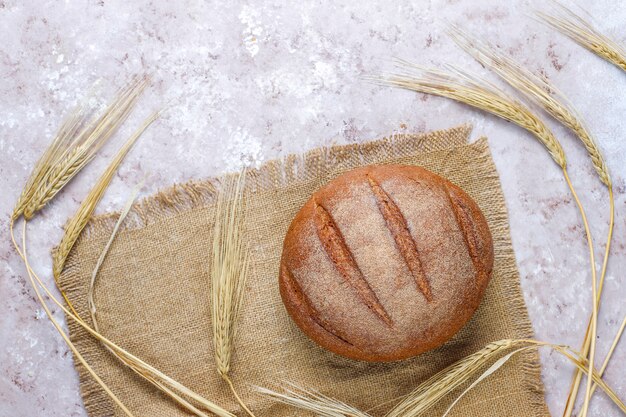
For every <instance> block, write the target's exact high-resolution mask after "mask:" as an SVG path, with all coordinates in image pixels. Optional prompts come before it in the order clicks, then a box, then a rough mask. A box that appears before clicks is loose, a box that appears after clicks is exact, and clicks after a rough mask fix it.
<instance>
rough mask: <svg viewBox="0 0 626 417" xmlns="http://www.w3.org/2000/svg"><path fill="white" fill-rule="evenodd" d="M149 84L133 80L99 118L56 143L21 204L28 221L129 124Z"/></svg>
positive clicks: (142, 80) (145, 79) (143, 78)
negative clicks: (122, 125) (26, 198)
mask: <svg viewBox="0 0 626 417" xmlns="http://www.w3.org/2000/svg"><path fill="white" fill-rule="evenodd" d="M147 83H148V81H147V78H146V77H142V78H136V79H134V80H133V81H132V82H131V83H130V84H129V85H128V86H127V87H126V88H124V89H123V90H122V91H121V92H120V93H119V94H118V95H117V97H116V99H115V100H114V101H113V102H112V103H111V105H110V106H109V107H108V108H107V109H106V110H105V111H104V113H103V114H102V115H101V116H100V117H99V118H97V119H95V120H93V121H92V122H90V123H86V124H85V123H84V120H83V123H82V124H81V125H80V129H79V128H78V127H77V126H75V127H76V129H75V130H70V132H69V133H71V134H69V135H67V138H66V139H65V140H63V141H58V142H57V141H55V142H54V143H53V145H52V148H53V152H52V156H53V158H50V155H46V157H47V158H48V159H47V160H44V161H43V163H42V167H43V168H45V172H43V175H37V176H38V178H36V181H34V182H33V184H30V185H29V190H30V194H29V198H28V201H27V202H22V203H21V205H22V206H23V209H22V213H21V214H23V216H24V218H25V219H27V220H29V219H31V218H32V217H33V215H34V214H35V213H36V212H37V211H39V210H41V209H42V208H43V207H44V206H45V205H46V204H47V203H48V202H49V201H50V200H51V199H53V198H54V196H55V195H57V193H58V192H59V191H61V189H63V187H65V185H66V184H67V183H68V182H69V181H70V180H71V179H72V178H74V176H76V174H77V173H78V172H80V170H82V169H83V168H84V167H85V166H86V165H87V164H88V163H89V162H90V161H91V160H92V159H93V157H94V156H95V154H96V153H97V152H98V150H99V149H100V148H101V147H102V146H103V145H104V144H105V143H106V141H107V140H108V139H109V138H110V137H111V136H112V135H113V133H114V132H115V130H116V129H117V128H118V127H119V126H120V125H121V124H122V123H123V122H124V120H126V118H127V117H128V115H129V114H130V112H131V110H132V109H133V107H134V105H135V104H136V102H137V100H138V98H139V96H140V95H141V93H142V92H143V90H144V89H145V87H146V86H147ZM63 148H65V149H63Z"/></svg>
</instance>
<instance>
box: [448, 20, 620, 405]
mask: <svg viewBox="0 0 626 417" xmlns="http://www.w3.org/2000/svg"><path fill="white" fill-rule="evenodd" d="M449 33H450V35H451V36H452V38H453V39H454V41H455V42H456V43H457V44H458V45H459V46H460V47H461V48H463V49H464V50H465V51H466V52H468V53H469V54H470V55H472V56H473V57H474V58H475V59H476V60H477V61H478V62H480V63H481V64H483V65H484V66H486V67H488V68H490V69H492V70H493V71H494V72H496V73H497V74H498V75H499V76H500V77H501V78H502V79H503V80H504V81H506V82H507V83H509V84H510V85H511V86H512V87H514V88H515V89H517V90H518V91H519V92H520V93H522V94H523V95H524V96H526V97H527V98H528V99H529V100H531V101H533V102H534V103H535V104H537V105H539V106H540V107H542V108H543V109H544V110H545V111H547V112H548V113H549V114H550V115H552V117H554V118H555V119H557V120H558V121H559V122H561V123H562V124H563V125H564V126H566V127H567V128H569V129H570V130H571V131H572V132H573V133H574V134H575V135H576V136H577V137H578V138H579V139H580V141H581V142H582V143H583V145H584V146H585V149H586V150H587V153H588V155H589V157H590V159H591V161H592V164H593V166H594V168H595V170H596V172H597V174H598V177H599V178H600V181H602V182H603V183H604V184H605V185H606V186H607V188H608V191H609V193H608V195H609V229H608V233H607V240H606V246H605V251H604V259H603V262H602V269H601V272H600V281H599V283H598V284H597V296H596V297H595V298H594V300H593V301H594V304H593V309H594V311H595V320H596V321H597V315H598V310H599V308H600V300H601V297H602V289H603V286H604V279H605V276H606V269H607V265H608V260H609V254H610V249H611V240H612V236H613V225H614V222H615V215H614V207H615V201H614V198H613V185H612V183H611V177H610V175H609V170H608V167H607V165H606V162H605V160H604V157H603V156H602V152H601V151H600V149H599V147H598V145H597V143H596V141H595V140H594V138H593V136H592V135H591V133H590V132H589V129H588V128H587V127H586V124H585V123H584V121H583V119H582V117H581V116H580V115H579V114H578V112H577V111H576V110H575V109H574V108H573V106H572V105H571V104H570V103H569V101H568V100H567V99H566V98H565V96H564V95H563V94H562V93H560V92H559V91H558V90H557V89H556V88H555V87H554V86H552V85H551V84H550V83H549V82H548V81H547V80H546V79H545V78H541V77H538V76H536V75H534V74H533V73H531V72H530V71H528V70H526V69H524V68H523V67H522V66H521V65H520V64H519V63H517V62H515V61H514V60H513V59H511V58H510V57H508V56H506V55H504V54H503V53H501V52H499V51H498V50H497V49H496V48H494V47H493V46H492V45H490V44H488V43H485V42H482V41H480V40H477V39H475V38H472V37H471V36H470V35H468V34H467V33H466V32H463V31H462V30H461V29H459V28H458V27H456V26H451V27H450V28H449ZM592 268H594V269H595V264H594V263H592ZM592 320H594V314H591V317H590V318H589V323H588V325H587V330H586V332H585V338H584V342H583V346H582V348H581V351H582V354H583V355H587V354H588V353H590V350H591V351H595V346H594V344H595V343H594V341H595V339H596V337H595V336H596V335H595V333H594V329H595V328H596V326H597V324H593V323H592ZM590 354H591V355H593V353H590ZM607 359H610V356H608V357H607ZM591 362H592V365H593V359H592V360H591ZM581 377H582V373H581V372H580V371H579V370H578V369H577V370H576V375H575V377H574V380H573V384H572V389H571V391H570V393H571V394H570V396H569V397H568V401H567V405H566V408H565V410H566V414H567V412H568V410H570V409H571V408H572V407H573V403H574V400H575V397H576V393H577V392H578V387H579V385H580V381H581ZM587 393H588V395H590V393H591V386H590V385H589V384H588V390H587ZM572 394H573V395H572ZM570 412H571V411H570Z"/></svg>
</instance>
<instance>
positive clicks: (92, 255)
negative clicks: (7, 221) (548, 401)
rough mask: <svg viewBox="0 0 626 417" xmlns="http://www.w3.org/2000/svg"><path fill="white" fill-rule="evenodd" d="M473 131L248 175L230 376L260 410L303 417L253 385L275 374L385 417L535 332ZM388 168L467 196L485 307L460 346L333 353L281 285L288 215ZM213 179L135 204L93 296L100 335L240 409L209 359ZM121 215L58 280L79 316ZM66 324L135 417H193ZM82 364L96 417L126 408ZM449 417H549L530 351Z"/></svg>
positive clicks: (502, 211) (407, 138)
mask: <svg viewBox="0 0 626 417" xmlns="http://www.w3.org/2000/svg"><path fill="white" fill-rule="evenodd" d="M470 130H471V128H470V127H469V126H461V127H457V128H453V129H450V130H445V131H437V132H431V133H427V134H420V135H400V136H394V137H390V138H385V139H381V140H377V141H373V142H368V143H364V144H355V145H347V146H335V147H332V148H330V149H328V148H325V149H316V150H313V151H310V152H308V153H306V154H304V155H300V156H291V157H288V158H285V159H282V160H280V161H272V162H269V163H267V164H265V165H264V166H262V167H261V168H260V169H259V170H253V171H248V174H247V175H248V178H247V182H246V190H245V204H246V236H247V239H248V240H249V245H250V248H251V264H250V267H251V272H250V276H249V278H248V282H247V287H246V294H245V301H244V307H243V313H242V317H241V319H240V327H239V332H238V335H237V338H236V341H235V345H236V352H235V356H234V359H233V364H232V368H231V369H232V374H231V376H232V379H233V381H234V383H235V386H237V388H238V390H239V392H240V394H241V396H242V397H243V398H244V400H245V401H246V403H247V404H248V406H249V407H250V408H251V409H252V410H253V411H254V412H255V414H256V415H257V416H259V417H260V416H278V417H282V416H304V415H308V414H307V413H305V412H303V411H300V410H297V409H293V408H290V407H288V406H286V405H283V404H279V403H276V402H275V401H273V400H271V399H269V398H267V397H264V396H262V395H260V394H258V393H257V392H256V391H255V390H254V386H263V387H269V388H273V389H279V387H278V385H279V384H280V383H281V382H292V383H296V384H297V385H299V386H302V387H307V388H311V389H316V390H319V391H321V392H322V393H324V394H326V395H329V396H331V397H334V398H336V399H339V400H341V401H344V402H347V403H349V404H351V405H353V406H355V407H357V408H359V409H361V410H364V411H366V410H367V411H369V412H370V413H371V414H372V415H373V416H383V415H384V414H385V412H386V411H388V410H389V409H390V408H391V407H392V406H393V405H394V404H396V403H397V402H398V399H399V398H400V397H402V396H403V395H406V394H408V393H409V392H410V391H411V390H413V389H414V388H415V387H417V385H418V384H419V383H420V382H422V381H424V380H425V379H426V378H427V377H429V376H431V375H433V374H434V373H435V372H437V371H439V370H441V369H442V368H444V367H445V366H447V365H450V364H452V363H453V362H455V361H456V360H458V359H461V358H462V357H464V356H466V355H468V354H470V353H473V352H475V351H477V350H479V349H481V348H482V347H484V346H485V345H486V344H487V343H489V342H492V341H495V340H499V339H504V338H528V337H532V328H531V326H530V322H529V319H528V314H527V311H526V306H525V304H524V301H523V297H522V294H521V290H520V285H519V275H518V272H517V268H516V264H515V256H514V253H513V249H512V246H511V240H510V236H509V228H508V218H507V212H506V206H505V203H504V199H503V196H502V190H501V188H500V182H499V178H498V174H497V171H496V169H495V166H494V164H493V161H492V159H491V154H490V151H489V147H488V144H487V140H486V139H484V138H482V139H479V140H477V141H476V142H474V143H472V144H468V143H467V140H468V136H469V133H470ZM391 163H394V164H397V163H400V164H415V165H420V166H423V167H425V168H426V169H429V170H431V171H434V172H435V173H437V174H439V175H442V176H444V177H445V178H448V179H449V180H450V181H452V182H453V183H455V184H457V185H459V186H460V187H462V188H463V189H464V190H465V191H466V192H467V193H468V194H470V195H471V196H472V197H473V198H474V199H475V200H476V202H477V203H478V205H479V206H480V208H481V209H482V210H483V212H484V214H485V216H486V218H487V221H488V223H489V226H490V229H491V232H492V234H493V238H494V245H495V267H494V272H493V278H492V280H491V283H490V284H489V288H488V290H487V293H486V295H485V297H484V299H483V302H482V304H481V306H480V308H479V310H478V311H477V312H476V314H475V315H474V317H473V318H472V319H471V321H470V322H469V323H468V324H467V325H466V326H465V327H464V328H463V329H462V330H461V331H460V332H459V333H458V334H457V335H456V336H455V337H454V338H453V339H452V340H450V341H449V342H448V343H446V344H445V345H444V346H442V347H441V348H439V349H436V350H434V351H431V352H428V353H425V354H422V355H420V356H418V357H415V358H413V359H409V360H404V361H400V362H394V363H382V364H381V363H378V364H371V363H365V362H357V361H353V360H349V359H345V358H342V357H339V356H337V355H335V354H333V353H330V352H327V351H325V350H323V349H321V348H320V347H318V346H317V345H316V344H315V343H313V342H312V341H310V340H309V339H308V338H307V337H306V336H305V335H304V334H303V333H302V332H301V331H300V330H299V329H298V328H297V327H296V326H295V324H294V323H293V322H292V321H291V319H290V318H289V316H288V315H287V313H286V311H285V308H284V307H283V304H282V302H281V299H280V295H279V292H278V266H279V259H280V255H281V250H282V243H283V238H284V235H285V232H286V231H287V228H288V226H289V223H290V221H291V219H292V218H293V217H294V215H295V213H296V212H297V211H298V209H299V208H300V207H301V206H302V205H303V203H304V202H305V201H306V200H307V199H308V198H309V196H310V195H311V194H312V193H313V192H314V191H315V190H316V189H318V188H319V187H321V186H322V185H324V184H325V183H327V182H328V181H330V180H331V179H333V178H334V177H336V176H337V175H339V174H341V173H342V172H345V171H348V170H350V169H353V168H355V167H359V166H362V165H367V164H391ZM217 181H218V180H217V179H211V180H204V181H199V182H192V183H187V184H184V185H178V186H174V187H172V188H170V189H167V190H164V191H162V192H161V193H159V194H157V195H155V196H152V197H149V198H147V199H146V200H144V201H141V202H139V203H137V204H136V205H135V206H134V208H133V209H132V211H131V212H130V214H129V216H128V217H127V219H126V220H125V223H124V224H123V226H122V228H121V229H120V232H119V233H118V235H117V237H116V239H115V241H114V242H113V245H112V246H111V248H110V251H109V253H108V255H107V257H106V260H105V261H104V263H103V265H102V267H101V270H100V272H99V276H98V282H97V285H96V288H95V301H96V305H97V307H98V317H99V319H98V321H99V325H100V329H101V332H102V333H103V334H104V335H106V336H107V337H108V338H110V339H111V340H113V341H115V342H117V343H119V344H120V345H122V346H123V347H124V348H126V349H127V350H128V351H130V352H132V353H133V354H135V355H137V356H139V357H140V358H142V359H143V360H145V361H146V362H148V363H150V364H151V365H153V366H156V367H157V368H159V369H160V370H161V371H163V372H165V373H166V374H168V375H170V376H171V377H173V378H175V379H176V380H178V381H179V382H181V383H183V384H185V385H186V386H187V387H189V388H191V389H193V390H195V391H196V392H198V393H200V394H201V395H203V396H204V397H205V398H208V399H210V400H212V401H214V402H216V403H217V404H219V405H221V406H222V407H224V408H226V409H228V410H229V411H232V412H234V413H236V414H237V415H243V414H242V411H241V410H240V408H239V407H238V406H237V404H236V402H235V401H234V400H233V397H232V394H231V393H230V391H229V390H228V388H227V387H226V386H225V385H224V382H223V381H222V380H221V379H220V377H219V376H218V374H217V372H216V368H215V364H214V360H213V347H212V339H211V332H212V331H211V317H210V305H209V289H210V284H209V277H210V259H211V243H212V223H213V219H214V201H215V189H216V187H215V184H217ZM116 219H117V215H116V214H115V213H111V214H109V215H105V216H101V217H98V218H95V219H93V220H92V221H91V222H90V224H89V225H88V226H87V228H86V229H85V231H84V233H83V235H82V236H81V238H80V239H79V241H78V242H77V244H76V245H75V247H74V249H73V250H72V253H71V255H70V257H69V259H68V262H67V263H66V266H65V270H64V271H63V274H62V276H61V277H60V285H61V287H62V288H63V289H64V290H65V291H66V292H67V295H68V297H69V299H70V300H71V302H72V303H73V304H74V306H75V307H76V309H77V310H78V312H79V313H80V315H81V316H82V317H89V313H88V309H87V289H88V284H89V281H90V276H91V273H92V271H93V269H94V266H95V264H96V262H97V259H98V257H99V256H100V254H101V252H102V250H103V248H104V245H105V243H106V241H107V240H108V239H109V236H110V234H111V232H112V229H113V226H114V223H115V221H116ZM69 329H70V333H71V339H72V341H73V342H74V343H75V344H76V346H77V347H78V349H79V350H80V351H81V352H82V353H83V354H84V356H85V358H86V359H87V361H88V362H89V363H91V364H92V365H93V367H94V368H95V370H96V372H97V373H98V374H99V375H100V376H101V377H102V379H103V380H104V381H105V382H106V383H107V384H108V385H109V386H110V387H111V389H112V390H113V391H114V392H115V393H116V394H117V395H118V396H119V397H120V399H121V400H122V401H123V402H124V403H125V404H126V405H127V406H128V407H129V408H130V410H132V411H134V412H135V413H136V415H138V416H142V417H146V416H154V417H163V416H187V415H189V414H188V413H187V412H186V411H184V410H183V409H181V408H180V407H178V406H176V405H174V403H173V402H171V400H169V399H168V398H167V397H166V396H164V395H162V394H160V393H159V392H158V391H157V390H156V389H155V388H153V387H152V386H151V385H149V384H148V383H146V382H143V381H142V380H141V379H140V378H139V377H137V376H136V375H134V374H133V373H132V372H131V371H129V370H128V369H126V368H124V366H122V365H120V363H119V362H118V361H117V360H116V359H115V358H114V357H113V356H111V354H109V353H108V352H107V351H106V350H105V349H103V348H102V346H101V345H99V344H98V343H97V342H95V341H94V340H93V339H92V338H91V337H89V336H88V335H87V334H86V333H85V332H84V331H83V330H81V329H80V328H79V327H78V326H77V325H76V324H75V323H74V322H73V321H71V320H69ZM77 368H78V371H79V374H80V385H81V391H82V396H83V399H84V402H85V405H86V407H87V410H88V412H89V414H90V415H91V416H93V417H101V416H122V415H123V413H122V411H121V410H119V409H117V408H116V407H115V405H114V404H113V403H112V402H111V400H109V398H108V397H107V396H106V394H105V393H104V392H103V391H102V390H101V389H100V388H99V387H98V385H97V384H96V383H95V382H94V381H93V380H92V379H91V378H90V376H89V375H88V374H87V373H86V372H85V370H84V369H83V368H82V367H81V366H79V365H77ZM463 388H464V387H461V388H460V389H458V390H457V391H455V392H454V393H453V394H452V395H449V396H448V397H446V398H444V399H443V400H442V401H441V403H440V404H438V405H437V406H436V407H435V408H433V409H432V410H431V411H430V414H429V415H432V416H436V415H441V414H442V413H443V411H444V410H445V409H446V408H447V406H448V405H449V404H450V402H451V401H452V399H453V396H454V394H457V395H458V394H459V393H460V392H461V390H462V389H463ZM450 415H454V416H464V417H468V416H469V417H471V416H476V417H489V416H524V417H527V416H547V415H549V414H548V411H547V408H546V406H545V402H544V398H543V391H542V384H541V379H540V371H539V362H538V357H537V353H536V352H534V351H532V352H527V353H523V354H520V355H519V356H517V357H515V358H514V359H512V360H511V361H509V362H507V363H506V364H505V365H504V366H503V367H502V368H501V369H500V370H498V372H497V373H495V374H494V375H492V376H491V377H489V378H488V379H486V380H485V381H483V382H482V383H481V384H480V385H478V386H477V387H476V388H475V389H474V390H472V391H471V392H470V393H469V394H468V395H467V396H465V397H464V398H463V399H462V400H461V401H460V402H459V403H458V404H457V406H456V407H455V408H454V410H453V412H452V413H451V414H450Z"/></svg>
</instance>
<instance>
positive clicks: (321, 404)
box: [256, 384, 371, 417]
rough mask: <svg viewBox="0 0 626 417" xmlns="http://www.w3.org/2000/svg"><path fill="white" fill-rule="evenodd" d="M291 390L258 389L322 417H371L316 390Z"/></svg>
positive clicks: (295, 387)
mask: <svg viewBox="0 0 626 417" xmlns="http://www.w3.org/2000/svg"><path fill="white" fill-rule="evenodd" d="M289 385H290V387H291V388H286V387H283V389H282V390H283V391H284V392H282V393H280V392H276V391H273V390H270V389H267V388H263V387H256V389H257V391H259V392H260V393H261V394H264V395H267V396H269V397H271V398H273V399H275V400H277V401H280V402H282V403H284V404H287V405H290V406H292V407H295V408H299V409H301V410H307V411H310V412H312V413H315V414H316V415H318V416H322V417H371V416H370V415H369V414H367V413H365V412H363V411H360V410H358V409H356V408H354V407H352V406H350V405H348V404H345V403H343V402H341V401H339V400H336V399H334V398H331V397H328V396H326V395H323V394H321V393H320V392H318V391H315V390H311V389H309V390H307V389H304V388H302V387H299V386H297V385H295V384H289Z"/></svg>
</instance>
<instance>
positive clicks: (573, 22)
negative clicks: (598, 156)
mask: <svg viewBox="0 0 626 417" xmlns="http://www.w3.org/2000/svg"><path fill="white" fill-rule="evenodd" d="M553 4H554V5H555V6H556V7H555V9H556V10H555V11H554V12H553V13H552V14H549V13H544V12H537V16H538V18H539V21H541V22H542V23H545V24H547V25H548V26H550V27H552V28H554V29H556V30H557V31H559V32H561V33H563V34H564V35H566V36H568V37H569V38H571V39H572V40H574V41H575V42H577V43H578V44H580V45H581V46H583V47H585V48H587V49H588V50H589V51H591V52H593V53H595V54H596V55H598V56H600V57H601V58H604V59H605V60H607V61H608V62H610V63H612V64H614V65H616V66H617V67H618V68H621V69H622V70H624V71H626V51H625V50H624V48H623V47H622V46H621V45H619V44H618V43H617V42H615V41H613V40H612V39H610V38H609V37H608V36H606V35H604V34H602V33H601V32H599V31H598V30H597V29H595V28H594V27H593V25H591V24H590V23H589V22H587V21H586V20H585V19H583V18H582V17H581V16H579V15H577V14H576V13H574V12H573V11H571V10H570V9H568V8H567V7H565V6H564V5H562V4H560V3H558V2H553ZM609 198H610V200H611V203H612V201H613V190H612V189H611V188H609ZM610 210H611V218H613V205H612V204H611V207H610ZM612 229H613V223H612V222H611V223H610V225H609V239H610V235H611V232H612ZM607 252H608V246H607ZM606 259H607V258H606V256H605V262H604V264H603V265H602V273H601V277H600V283H599V291H598V292H599V295H600V294H601V293H602V285H603V277H604V274H605V270H606ZM590 330H591V329H590V325H588V326H587V331H586V333H585V340H584V342H583V353H584V351H585V350H586V349H588V347H589V343H590V339H592V336H591V334H590V333H591V332H590ZM620 337H621V331H620V332H618V333H617V334H616V335H615V338H614V339H613V345H615V344H617V342H618V341H619V339H620ZM612 353H613V350H611V351H609V354H608V355H607V357H606V359H605V363H608V361H609V360H610V358H611V355H612ZM581 379H582V373H581V372H580V371H578V370H576V373H575V376H574V378H573V380H572V384H571V386H570V390H569V395H568V397H567V403H566V406H565V411H564V412H563V416H564V417H569V416H571V415H572V413H573V411H574V405H575V402H576V397H577V394H578V389H579V387H580V383H581ZM593 390H594V388H593V387H592V390H591V391H593ZM588 395H589V396H588ZM590 395H591V393H590V392H589V391H587V392H586V394H585V402H584V404H583V415H585V414H586V413H587V409H588V406H589V400H588V398H590Z"/></svg>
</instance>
